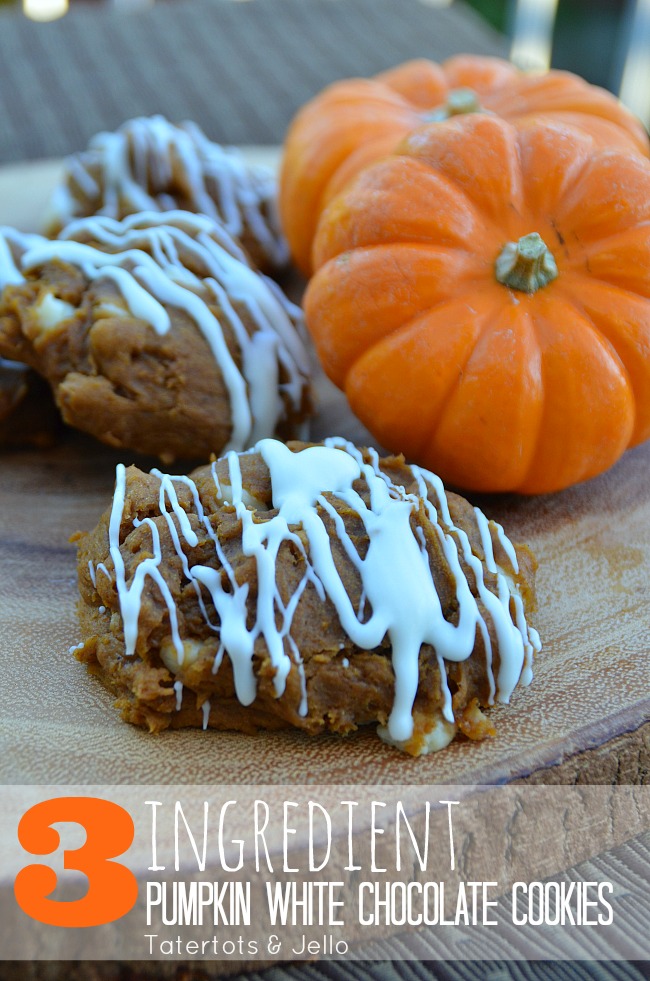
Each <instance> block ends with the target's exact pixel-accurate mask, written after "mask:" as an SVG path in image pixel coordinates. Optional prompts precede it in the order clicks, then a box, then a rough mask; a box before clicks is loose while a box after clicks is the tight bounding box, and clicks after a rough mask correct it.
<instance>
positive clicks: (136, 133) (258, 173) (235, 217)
mask: <svg viewBox="0 0 650 981" xmlns="http://www.w3.org/2000/svg"><path fill="white" fill-rule="evenodd" d="M67 170H68V174H67V180H66V181H65V183H63V184H62V185H60V186H59V187H58V188H57V189H56V191H55V194H54V196H53V198H52V202H51V206H50V207H51V212H52V216H53V218H55V219H57V220H58V221H60V223H61V224H62V225H66V224H67V223H68V222H69V221H70V220H71V219H72V218H74V217H76V216H77V215H78V214H79V210H80V207H81V205H80V202H79V201H78V200H77V196H76V194H75V185H76V186H77V188H78V189H79V191H80V192H81V194H82V195H84V196H85V197H86V198H88V199H89V200H91V201H95V203H96V205H97V211H98V212H99V213H100V214H103V215H108V216H109V217H113V218H118V217H119V216H120V213H121V212H123V211H124V210H128V211H161V210H164V211H167V210H170V209H173V208H174V207H175V206H176V205H175V203H174V199H173V197H172V195H170V194H168V193H165V191H166V189H167V188H169V187H170V186H171V185H172V179H173V177H174V175H175V174H176V173H177V172H178V171H179V170H180V171H181V172H182V180H181V183H182V185H183V196H184V199H185V200H186V201H187V202H188V207H189V208H190V210H192V211H197V212H200V213H201V214H204V215H208V216H209V217H210V218H212V219H216V220H217V221H219V222H221V223H223V224H224V225H225V226H226V228H227V230H228V232H229V234H230V235H233V236H235V237H240V236H241V235H242V234H243V233H244V231H245V228H246V227H248V229H249V230H250V233H251V234H252V236H253V237H254V238H255V239H256V241H257V242H258V243H259V245H260V247H261V249H262V251H263V252H264V254H265V255H266V256H267V257H268V259H269V261H270V262H271V263H272V264H273V265H274V266H278V267H279V266H283V265H285V264H286V263H287V262H288V259H289V252H288V246H287V244H286V241H285V239H284V236H283V235H282V233H281V231H280V224H279V220H278V216H277V209H276V207H275V196H276V179H275V176H274V174H273V172H272V171H271V170H270V169H269V168H267V167H261V166H254V165H250V164H248V163H247V162H246V160H245V159H244V157H243V156H242V155H241V153H239V151H237V150H236V149H234V148H232V147H222V146H220V145H219V144H216V143H213V142H212V141H211V140H209V139H208V138H207V137H206V135H205V134H204V133H203V132H202V131H201V129H199V127H198V126H197V125H196V124H194V123H191V122H185V123H182V124H181V125H180V126H175V125H173V124H172V123H170V122H168V121H167V120H166V119H164V118H163V117H162V116H152V117H148V118H147V117H142V118H138V119H131V120H129V121H128V122H126V123H124V125H123V126H121V127H120V128H119V129H118V130H117V131H116V132H114V133H108V132H106V133H98V134H97V135H96V136H95V137H93V139H92V140H91V142H90V144H89V149H88V150H87V151H86V152H84V153H81V154H77V155H76V156H73V157H71V158H70V159H69V160H68V162H67ZM96 170H99V186H98V182H97V181H95V180H94V178H93V176H92V174H91V173H90V171H96ZM100 195H101V197H100Z"/></svg>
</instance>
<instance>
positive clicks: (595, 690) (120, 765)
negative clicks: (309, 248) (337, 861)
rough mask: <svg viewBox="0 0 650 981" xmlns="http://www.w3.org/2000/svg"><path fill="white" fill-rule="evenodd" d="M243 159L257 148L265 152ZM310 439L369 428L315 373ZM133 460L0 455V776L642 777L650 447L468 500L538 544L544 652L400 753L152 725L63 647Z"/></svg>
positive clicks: (19, 212) (34, 169)
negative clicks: (101, 530)
mask: <svg viewBox="0 0 650 981" xmlns="http://www.w3.org/2000/svg"><path fill="white" fill-rule="evenodd" d="M254 156H255V157H256V158H259V157H260V156H263V157H264V158H265V159H267V160H268V159H273V151H268V150H267V151H257V152H256V153H255V154H254ZM57 168H58V165H57V164H56V162H44V163H41V164H34V165H31V166H30V167H29V168H28V169H27V170H26V169H25V168H24V167H21V168H9V169H5V170H4V172H0V202H1V205H0V209H1V210H0V220H1V221H3V222H9V221H10V222H13V223H16V224H19V225H21V226H22V227H23V228H26V229H27V228H30V227H31V228H35V227H37V224H38V220H39V215H40V214H41V205H42V203H43V202H44V201H45V200H46V199H47V196H48V194H49V188H50V187H51V185H52V183H53V181H54V180H55V178H56V174H57ZM317 388H318V391H319V397H320V408H319V412H318V414H317V416H316V418H315V420H314V424H313V436H314V437H315V438H320V437H321V436H325V435H332V434H339V435H342V436H345V437H348V438H350V439H356V440H357V441H359V442H366V441H370V440H371V437H370V436H369V434H367V433H365V432H364V431H363V429H362V428H361V426H360V424H359V423H358V421H357V420H356V419H355V418H354V417H353V416H352V415H351V413H350V411H349V409H348V407H347V405H346V402H345V400H344V398H343V397H342V395H341V394H340V393H338V392H337V391H336V390H335V389H334V388H333V387H332V386H331V385H330V384H329V383H328V382H327V381H326V380H325V379H324V378H323V377H322V375H320V374H319V375H318V376H317ZM119 461H122V462H126V463H130V462H134V461H135V462H139V463H140V465H141V466H144V467H148V466H151V465H154V463H155V461H149V460H144V461H143V460H137V458H136V457H135V456H134V454H132V453H124V452H123V453H118V452H114V451H112V450H109V449H107V448H105V447H103V446H101V445H100V444H98V443H95V442H93V441H92V440H90V439H88V438H86V437H84V436H81V435H77V434H69V435H68V436H66V438H65V439H64V441H63V442H62V444H61V445H60V446H58V447H57V448H55V449H53V450H49V451H46V452H33V451H26V452H16V453H9V454H5V455H4V456H3V457H2V461H1V464H0V466H1V470H0V669H1V671H2V675H1V676H2V679H3V681H2V693H3V710H2V717H1V719H0V780H1V781H2V782H5V783H21V782H25V783H40V782H44V783H62V784H63V783H70V782H82V783H84V782H85V783H95V782H97V783H101V782H107V783H177V782H178V783H183V782H187V783H197V784H199V783H210V782H214V781H215V780H218V781H219V782H221V783H256V782H258V781H259V776H260V774H261V773H264V775H265V776H264V779H265V781H266V782H271V783H273V782H275V783H277V784H283V783H304V782H307V783H314V782H317V783H330V784H333V783H348V782H350V781H352V782H356V783H360V784H400V783H411V784H417V783H423V784H432V783H452V784H453V783H503V782H508V781H512V780H526V781H531V782H558V781H560V782H569V783H572V782H574V781H581V782H587V783H589V782H592V783H599V782H602V783H634V782H645V781H647V779H648V772H649V770H650V723H649V721H648V720H649V719H650V657H649V651H650V639H649V638H650V599H649V593H648V585H649V584H650V481H648V473H649V472H650V444H646V445H645V446H641V447H639V448H637V449H636V450H633V451H631V452H629V453H627V454H626V455H625V456H624V457H623V459H622V460H621V461H620V462H619V463H618V464H617V466H615V467H614V468H613V469H612V470H611V471H610V472H609V473H607V474H604V475H603V476H602V477H599V478H597V479H595V480H592V481H590V482H588V483H587V484H584V485H582V486H578V487H575V488H572V489H570V490H567V491H564V492H563V493H560V494H554V495H547V496H542V497H533V498H517V497H514V496H494V497H492V498H480V497H476V502H477V503H479V504H480V505H481V506H482V507H483V508H484V509H485V510H486V512H487V513H488V514H489V515H491V516H494V517H495V518H497V519H498V520H499V521H501V522H502V524H503V525H504V527H505V528H506V531H507V532H508V534H509V535H510V536H511V537H512V538H514V539H515V540H520V541H524V542H527V543H528V544H530V546H531V547H532V548H533V550H534V551H535V553H536V554H537V556H538V558H539V563H540V566H539V573H538V592H539V613H538V616H537V619H536V624H537V626H538V628H539V631H540V634H541V636H542V639H543V643H544V649H543V651H542V653H541V654H540V656H539V658H538V660H537V664H536V667H535V680H534V682H533V684H532V685H531V686H530V688H528V689H525V690H517V691H516V693H515V695H514V697H513V699H512V704H511V705H510V706H498V707H496V708H495V709H494V711H493V718H494V720H495V722H496V724H497V728H498V735H497V737H496V738H495V739H490V740H486V741H485V742H483V743H478V744H477V743H470V742H462V741H457V742H454V743H453V744H452V745H451V746H450V747H449V748H448V749H446V750H445V751H444V752H442V753H439V754H435V755H433V756H430V757H427V758H421V759H418V760H412V759H410V758H405V757H404V756H403V755H402V754H400V753H397V752H396V751H394V750H392V749H390V748H388V747H386V746H384V745H383V744H381V743H380V742H379V741H378V740H377V738H376V736H375V735H374V733H372V732H368V731H366V732H361V733H358V734H357V735H355V736H354V737H353V738H350V739H347V740H340V739H337V738H335V737H327V736H325V737H321V738H318V739H313V740H310V739H306V738H305V737H303V736H300V735H298V734H296V733H281V734H274V735H265V734H262V735H259V736H257V737H255V738H251V737H245V736H241V735H238V734H233V733H216V732H209V733H203V732H192V731H187V732H168V733H162V734H160V735H157V736H150V735H148V734H146V733H144V732H142V731H140V730H138V729H135V728H132V727H130V726H127V725H125V724H124V723H122V722H121V721H120V720H119V718H118V717H117V716H116V713H115V712H114V710H113V708H112V704H111V697H110V696H109V695H108V694H107V693H106V692H105V691H104V689H103V688H102V687H101V685H100V684H99V683H98V682H97V681H96V680H94V679H91V678H89V677H88V676H87V675H86V673H85V669H83V668H82V667H81V666H80V665H79V664H78V663H77V662H76V661H75V659H74V658H73V657H72V656H71V654H70V653H69V648H70V647H72V646H73V645H74V644H76V643H77V641H78V639H79V632H78V627H77V624H76V620H75V596H76V586H75V553H74V548H73V547H72V546H71V545H69V544H68V539H69V537H70V535H71V534H72V533H73V532H75V531H76V530H78V529H88V528H91V527H93V526H94V524H95V523H96V521H97V519H98V517H99V515H100V514H101V512H102V511H103V510H104V508H105V507H107V505H108V503H109V501H110V498H111V494H112V487H113V480H114V470H115V465H116V464H117V462H119Z"/></svg>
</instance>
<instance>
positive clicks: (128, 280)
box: [0, 212, 309, 460]
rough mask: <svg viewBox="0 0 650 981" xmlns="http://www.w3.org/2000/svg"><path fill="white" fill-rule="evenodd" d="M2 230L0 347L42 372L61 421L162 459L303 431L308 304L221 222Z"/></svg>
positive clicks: (151, 217)
mask: <svg viewBox="0 0 650 981" xmlns="http://www.w3.org/2000/svg"><path fill="white" fill-rule="evenodd" d="M64 235H65V238H61V239H59V240H56V241H50V240H48V239H45V238H42V237H40V236H27V237H21V236H18V235H16V233H5V234H4V235H2V234H0V252H2V254H3V255H4V257H5V263H4V266H5V274H4V280H0V284H1V283H2V282H3V281H4V284H5V285H4V289H3V291H2V296H1V298H0V356H3V357H6V358H10V359H12V360H15V361H21V362H23V363H25V364H27V365H30V366H31V367H33V368H35V369H36V370H37V371H38V372H39V373H40V374H42V375H43V376H44V377H45V378H46V379H47V380H48V381H49V382H50V385H51V386H52V389H53V392H54V395H55V399H56V402H57V404H58V406H59V408H60V409H61V412H62V415H63V417H64V419H65V421H66V422H68V423H69V424H70V425H72V426H75V427H76V428H78V429H81V430H83V431H84V432H87V433H90V434H92V435H94V436H96V437H97V438H98V439H101V440H103V441H104V442H106V443H108V444H110V445H112V446H118V447H129V448H131V449H133V450H137V451H139V452H142V453H152V454H155V455H158V456H160V457H161V459H164V460H172V459H174V458H177V457H183V458H195V459H196V458H200V457H205V456H209V455H210V453H219V452H221V451H222V450H224V449H226V448H229V449H232V448H234V449H237V450H241V449H243V448H245V447H246V446H249V445H251V443H253V442H255V441H256V440H258V439H260V438H261V437H263V436H269V435H272V434H273V433H275V432H277V433H278V434H280V435H283V436H285V437H287V436H290V435H292V434H293V435H294V436H295V435H297V432H298V428H297V427H299V426H300V424H301V423H302V421H303V420H304V419H305V417H306V415H307V414H308V411H309V380H308V361H307V354H306V352H305V349H304V347H303V344H302V341H301V340H300V336H299V334H298V331H297V329H296V328H297V326H298V324H299V322H300V311H299V310H298V308H297V307H295V306H294V305H293V304H291V303H289V302H288V301H287V300H286V298H285V297H284V296H283V295H282V293H281V292H280V290H279V288H278V287H277V286H276V284H275V283H273V282H272V281H270V280H268V279H266V278H265V277H263V276H261V275H260V274H259V273H257V272H256V271H254V270H253V269H252V268H251V267H250V266H249V265H247V263H246V262H245V261H244V260H243V255H242V253H241V251H240V250H239V249H238V246H237V245H236V243H234V242H233V241H232V240H230V239H229V238H228V236H227V235H226V233H225V232H224V230H223V228H221V227H220V226H218V225H215V223H214V222H213V221H212V220H211V219H209V218H206V217H204V216H200V215H193V214H189V213H184V212H171V213H169V214H166V215H161V214H156V213H152V214H145V215H132V216H130V217H129V218H127V219H125V220H124V221H123V222H117V221H114V220H113V219H110V218H99V217H94V218H88V219H83V220H80V221H78V222H76V223H74V224H73V225H71V226H69V228H68V229H67V230H66V232H65V233H64Z"/></svg>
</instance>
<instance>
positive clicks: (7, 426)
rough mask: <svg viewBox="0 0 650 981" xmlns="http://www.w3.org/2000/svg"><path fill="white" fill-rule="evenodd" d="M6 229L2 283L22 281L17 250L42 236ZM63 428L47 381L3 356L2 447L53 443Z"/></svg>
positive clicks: (1, 241) (0, 246) (0, 240)
mask: <svg viewBox="0 0 650 981" xmlns="http://www.w3.org/2000/svg"><path fill="white" fill-rule="evenodd" d="M5 232H6V235H5V236H2V235H0V284H1V283H2V278H4V280H5V282H14V283H17V282H21V280H22V276H21V274H20V272H19V271H18V270H17V269H16V267H15V263H14V253H18V252H21V251H24V250H25V249H26V248H28V247H29V243H30V242H31V241H38V240H39V238H38V236H31V235H28V234H26V233H23V232H18V231H11V230H8V229H5ZM0 289H1V285H0ZM60 428H61V419H60V416H59V414H58V412H57V411H56V407H55V406H54V404H53V401H52V396H51V393H50V390H49V387H48V386H47V385H46V384H45V382H44V381H43V380H42V379H41V378H39V376H38V375H37V374H36V373H35V372H34V371H32V370H31V369H30V368H28V367H27V366H26V365H24V364H21V363H20V362H18V361H14V360H7V359H6V358H2V357H0V447H2V448H7V449H13V448H15V447H23V446H35V447H37V448H44V447H47V446H51V445H52V444H53V443H54V442H56V437H57V434H58V431H59V429H60Z"/></svg>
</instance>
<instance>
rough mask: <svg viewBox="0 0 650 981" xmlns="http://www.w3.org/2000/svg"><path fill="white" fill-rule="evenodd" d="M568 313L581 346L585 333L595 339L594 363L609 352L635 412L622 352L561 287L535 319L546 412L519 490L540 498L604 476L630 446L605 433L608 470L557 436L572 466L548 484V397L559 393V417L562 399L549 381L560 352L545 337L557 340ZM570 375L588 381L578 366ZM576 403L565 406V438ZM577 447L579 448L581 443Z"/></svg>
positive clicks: (590, 350) (592, 347)
mask: <svg viewBox="0 0 650 981" xmlns="http://www.w3.org/2000/svg"><path fill="white" fill-rule="evenodd" d="M566 310H569V311H571V312H573V313H575V314H576V315H577V316H574V318H573V320H574V324H573V327H572V331H571V333H572V334H574V333H575V328H576V326H577V325H579V328H580V330H579V343H580V344H581V345H582V346H585V345H583V344H582V341H583V339H584V336H585V333H586V334H587V335H589V336H590V337H591V338H592V340H593V343H592V344H590V345H586V346H585V347H586V350H587V352H588V353H589V355H590V358H591V360H592V362H593V361H594V360H597V358H598V357H599V354H602V353H603V352H606V354H607V357H608V360H609V363H610V366H611V367H613V368H614V369H615V371H616V374H617V375H618V376H619V378H621V376H622V380H623V381H624V382H625V385H624V389H625V391H624V393H623V394H624V395H625V398H624V399H623V401H626V402H631V403H632V410H633V412H634V400H633V389H632V388H631V387H630V378H629V373H628V371H627V368H626V367H625V365H624V364H623V363H622V361H621V359H620V357H619V355H618V352H617V351H616V350H615V348H614V347H613V345H611V343H609V341H608V340H607V338H606V337H605V336H604V335H603V333H602V332H601V331H600V330H599V329H598V327H597V325H596V324H594V322H593V321H592V319H591V318H590V317H589V316H588V315H586V313H584V312H583V311H582V310H581V309H580V308H579V306H578V305H577V304H576V302H575V297H574V295H572V294H569V293H568V292H567V291H566V290H564V289H562V288H561V287H558V288H557V290H556V292H555V295H554V297H553V298H552V299H551V300H549V301H548V302H547V303H545V304H543V305H541V306H540V308H539V310H537V311H536V316H534V319H533V323H534V327H535V332H536V334H537V335H538V336H539V338H540V340H539V344H540V351H541V359H540V371H541V378H542V385H543V387H542V393H543V396H544V406H543V407H542V412H541V413H540V419H539V421H540V426H539V431H538V432H539V436H538V440H537V441H536V443H535V448H534V455H533V456H532V460H533V465H532V467H531V468H530V470H529V472H528V473H527V475H526V478H525V480H523V481H522V482H521V485H520V487H519V488H517V489H518V490H519V491H521V492H523V493H533V494H538V493H549V492H555V491H556V490H559V489H562V487H565V486H570V485H573V484H577V483H580V482H581V481H584V480H588V479H590V478H591V477H594V476H597V475H598V474H599V473H602V472H603V470H604V469H608V468H609V467H610V466H612V465H613V463H614V462H615V461H616V460H617V459H618V458H619V457H620V455H621V453H622V452H623V451H624V449H625V448H626V447H627V446H628V445H629V435H628V437H626V438H624V439H620V438H619V439H618V441H617V440H616V439H615V436H614V435H613V432H616V433H618V432H619V430H616V429H615V427H614V428H613V429H612V431H611V432H610V433H605V432H603V438H604V444H605V445H606V446H607V453H606V456H607V459H608V462H607V463H606V464H605V466H603V463H602V457H601V458H599V457H598V455H596V456H595V457H594V456H585V455H584V454H581V453H579V452H578V453H576V447H575V446H574V444H573V439H569V440H568V443H566V444H565V443H564V442H563V441H562V440H561V439H559V440H558V439H557V434H556V436H555V439H554V445H562V446H564V445H568V448H569V451H568V454H567V459H568V461H569V463H568V464H566V463H563V465H562V468H561V469H562V472H563V476H562V478H561V480H560V482H559V483H558V482H557V478H556V481H555V482H552V481H551V482H550V484H549V483H544V471H545V468H544V466H542V465H541V464H540V456H541V454H542V452H543V447H542V445H541V443H542V440H543V438H544V435H545V433H546V432H547V427H548V418H547V417H545V413H544V407H545V406H546V405H551V406H552V403H551V402H550V401H549V399H548V398H547V394H548V393H549V392H551V391H552V392H555V396H556V398H555V406H554V407H553V408H554V411H555V413H556V414H557V405H558V398H559V397H558V393H557V390H556V389H557V386H556V385H554V384H551V382H550V381H549V379H550V378H551V377H552V376H551V374H550V364H551V362H552V360H553V359H556V349H555V346H554V345H552V344H551V345H549V344H548V343H547V340H546V339H545V337H544V335H546V338H548V337H555V336H556V333H557V331H558V328H557V326H556V325H557V324H558V323H559V324H560V325H562V324H563V323H564V321H565V319H566V318H565V317H564V316H563V314H564V313H565V312H566ZM560 330H561V327H560ZM594 351H598V352H599V354H597V355H596V357H595V358H594V357H593V352H594ZM570 374H571V375H572V377H575V378H577V379H578V380H581V381H584V377H583V375H582V373H580V372H579V371H578V369H577V366H576V365H574V366H573V367H572V368H571V371H570ZM566 394H567V393H566V392H563V397H564V398H565V399H566ZM616 394H617V399H616V401H618V402H619V406H618V407H619V408H620V402H621V398H620V395H621V389H620V388H619V390H618V391H617V393H616ZM575 400H576V396H575V395H574V396H573V401H572V402H571V403H570V404H569V405H567V404H566V402H565V403H564V404H565V409H564V413H563V415H564V431H565V434H567V435H568V434H569V433H570V432H571V424H572V419H573V416H574V413H575V405H576V404H577V403H576V401H575ZM601 416H602V413H601ZM633 425H634V419H633V420H632V426H631V427H630V432H631V430H632V427H633ZM615 442H618V443H620V444H621V445H622V449H621V448H620V446H617V447H615V449H614V450H613V451H612V445H613V443H615ZM577 446H578V447H579V442H578V444H577ZM572 457H573V459H572ZM578 461H579V462H578ZM540 470H541V471H542V480H541V483H540ZM553 470H554V471H555V470H557V463H556V465H555V467H554V468H553ZM567 470H568V472H569V474H570V480H569V481H568V483H567Z"/></svg>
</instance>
